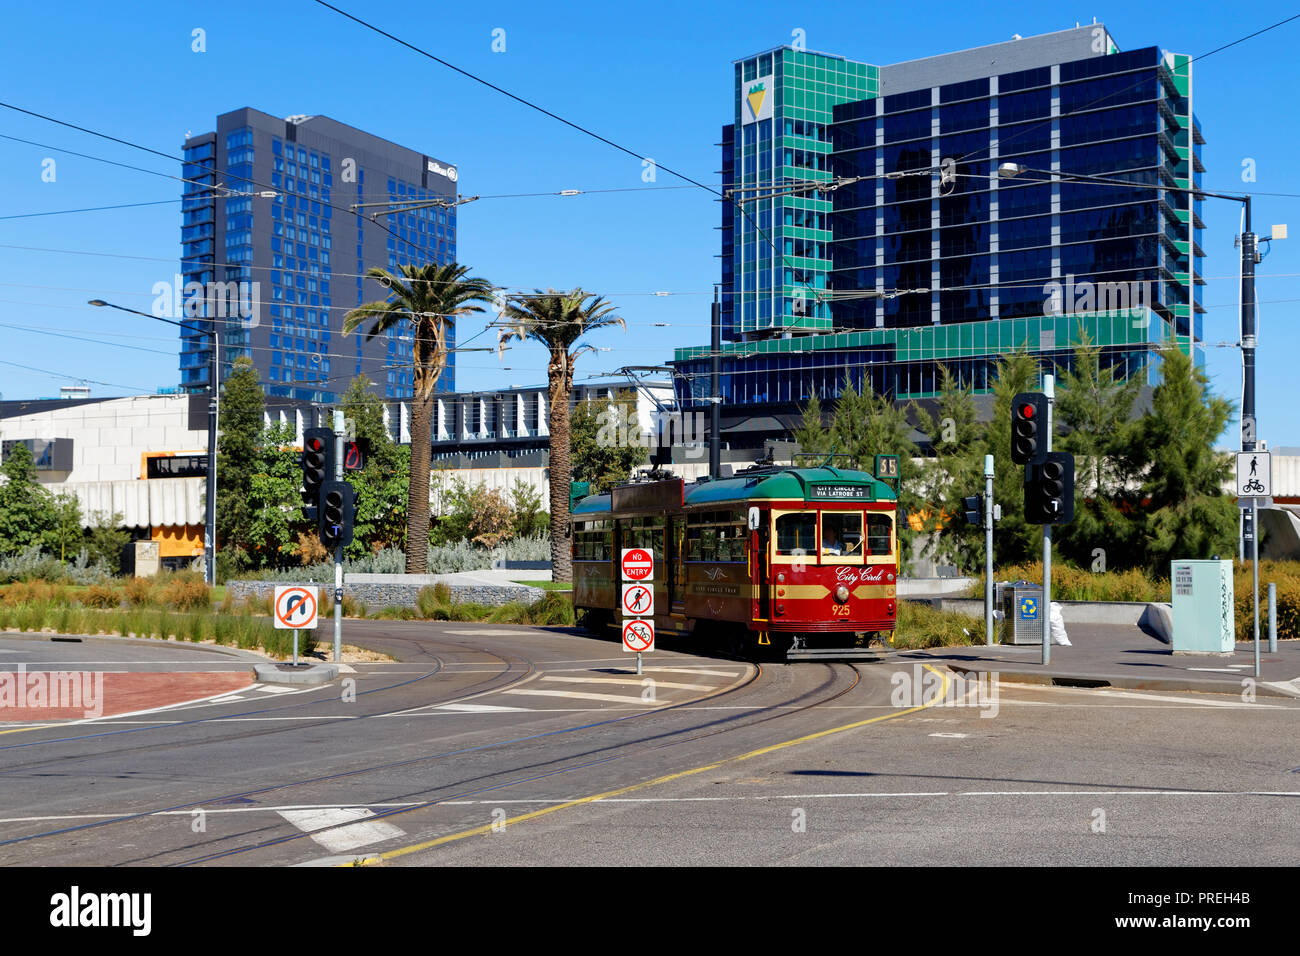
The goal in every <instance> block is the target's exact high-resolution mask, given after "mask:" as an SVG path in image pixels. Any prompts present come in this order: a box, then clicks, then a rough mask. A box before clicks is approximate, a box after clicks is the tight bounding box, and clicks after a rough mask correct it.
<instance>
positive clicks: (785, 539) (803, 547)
mask: <svg viewBox="0 0 1300 956" xmlns="http://www.w3.org/2000/svg"><path fill="white" fill-rule="evenodd" d="M816 548H817V515H816V513H815V512H812V511H795V512H791V513H790V514H783V515H780V516H779V517H777V519H776V553H777V554H794V553H795V552H796V551H797V552H799V553H800V554H809V553H811V552H813V551H815V550H816Z"/></svg>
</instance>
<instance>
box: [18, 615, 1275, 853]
mask: <svg viewBox="0 0 1300 956" xmlns="http://www.w3.org/2000/svg"><path fill="white" fill-rule="evenodd" d="M344 636H345V640H347V641H348V643H353V644H359V645H362V646H367V647H371V648H373V649H376V650H382V651H386V652H388V653H390V654H392V655H394V656H395V657H396V658H398V661H397V662H396V663H376V664H358V665H354V670H355V673H353V674H349V675H345V679H344V680H343V681H342V682H336V683H335V684H331V685H327V686H326V687H321V688H308V689H297V688H294V689H290V690H287V691H286V690H284V689H282V688H275V689H274V690H268V689H267V688H257V689H255V690H253V691H250V692H248V693H246V694H242V695H236V696H235V697H232V698H226V699H223V700H222V701H219V702H210V703H205V704H199V705H193V706H186V707H183V708H178V709H170V710H166V711H161V712H159V713H157V714H145V715H136V716H133V717H130V718H123V719H116V720H115V719H106V720H103V721H98V722H94V723H81V724H75V725H63V726H58V727H43V728H37V729H28V728H5V729H4V730H3V731H0V780H2V781H3V785H0V864H10V865H11V864H34V865H55V864H64V865H67V864H71V865H123V864H126V865H157V866H161V865H313V864H315V865H327V864H337V863H350V862H356V861H360V862H365V863H369V864H372V865H393V866H396V865H410V864H416V865H455V864H459V865H502V866H521V865H532V864H563V865H585V864H613V865H662V866H670V865H671V866H678V865H693V864H701V865H712V864H747V865H754V864H757V865H789V864H794V865H818V864H869V865H896V864H913V865H946V866H952V865H963V864H995V865H1017V866H1019V865H1024V864H1027V863H1028V864H1066V865H1076V864H1139V863H1145V864H1193V863H1194V864H1276V865H1293V864H1294V861H1295V860H1296V859H1297V856H1298V855H1300V852H1298V851H1300V802H1298V801H1300V752H1297V748H1296V746H1295V744H1294V742H1293V741H1294V740H1295V737H1296V730H1297V726H1298V724H1300V701H1291V700H1283V699H1272V698H1260V699H1259V700H1258V701H1256V702H1249V703H1248V702H1244V701H1242V700H1240V699H1239V698H1235V697H1231V696H1226V695H1225V696H1219V695H1207V694H1174V693H1168V694H1153V693H1145V692H1138V691H1131V692H1130V691H1114V690H1082V689H1073V688H1051V687H1032V686H1024V685H1011V684H1007V685H1000V686H990V685H988V684H985V685H981V686H974V685H967V686H960V685H958V684H956V683H955V682H954V681H953V680H952V677H951V675H946V672H945V671H944V670H943V668H942V667H937V668H934V669H932V670H931V669H923V667H922V662H921V661H920V660H917V659H912V658H908V657H907V656H906V655H902V656H895V657H894V658H893V659H891V660H889V661H886V662H881V663H857V664H843V663H832V664H827V663H801V664H797V665H784V664H763V665H761V666H755V665H752V664H748V663H745V662H739V661H732V660H725V659H720V658H710V657H702V656H694V655H691V654H687V653H684V652H681V651H680V650H678V651H674V650H660V651H657V652H656V653H655V654H654V655H653V656H650V657H648V658H647V671H646V674H645V675H643V676H642V677H637V676H636V675H635V674H634V673H633V672H632V667H633V660H634V659H633V658H632V655H629V654H625V653H624V652H622V650H621V647H620V645H618V644H615V643H612V642H607V641H598V640H593V639H590V638H587V637H582V636H578V635H575V634H570V633H566V632H564V631H560V630H549V629H537V628H521V627H503V626H499V625H498V626H493V625H480V624H461V623H437V624H431V623H428V622H419V623H416V622H409V623H407V622H359V621H348V622H347V623H346V626H345V635H344ZM91 646H92V645H89V644H87V645H60V644H54V645H51V649H50V650H49V653H50V654H54V655H57V654H58V653H60V652H61V651H64V652H66V653H67V654H68V655H72V654H74V653H75V654H78V655H80V657H79V659H81V660H85V659H86V658H85V652H86V649H87V648H89V647H91ZM44 659H46V660H52V659H54V658H51V657H45V658H44ZM69 659H71V657H69ZM939 689H945V690H946V692H947V694H948V697H947V700H944V699H936V698H935V696H934V695H935V693H936V692H937V691H938V690H939Z"/></svg>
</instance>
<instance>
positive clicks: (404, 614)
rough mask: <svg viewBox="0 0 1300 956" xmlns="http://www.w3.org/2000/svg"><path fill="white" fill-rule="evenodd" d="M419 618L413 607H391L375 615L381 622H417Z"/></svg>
mask: <svg viewBox="0 0 1300 956" xmlns="http://www.w3.org/2000/svg"><path fill="white" fill-rule="evenodd" d="M417 616H419V615H418V613H417V611H416V609H415V608H413V607H400V606H396V605H389V606H388V607H386V608H383V609H381V610H380V611H379V613H377V614H376V615H375V618H376V619H377V620H380V621H412V620H415V618H416V617H417Z"/></svg>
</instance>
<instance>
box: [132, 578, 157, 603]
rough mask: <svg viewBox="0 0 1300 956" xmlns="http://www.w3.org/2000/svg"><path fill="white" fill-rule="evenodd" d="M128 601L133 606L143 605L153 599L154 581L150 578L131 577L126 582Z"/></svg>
mask: <svg viewBox="0 0 1300 956" xmlns="http://www.w3.org/2000/svg"><path fill="white" fill-rule="evenodd" d="M125 591H126V601H127V603H128V604H130V605H131V606H132V607H143V606H144V605H146V604H149V603H150V602H151V601H152V597H153V582H152V581H150V580H149V579H148V578H131V580H129V581H127V582H126V588H125Z"/></svg>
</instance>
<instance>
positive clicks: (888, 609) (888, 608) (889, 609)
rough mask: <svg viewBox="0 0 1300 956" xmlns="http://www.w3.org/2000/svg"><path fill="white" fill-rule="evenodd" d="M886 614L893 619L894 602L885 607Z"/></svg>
mask: <svg viewBox="0 0 1300 956" xmlns="http://www.w3.org/2000/svg"><path fill="white" fill-rule="evenodd" d="M885 613H886V614H888V615H889V616H890V617H893V616H894V602H893V601H890V602H889V603H888V604H886V605H885Z"/></svg>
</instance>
